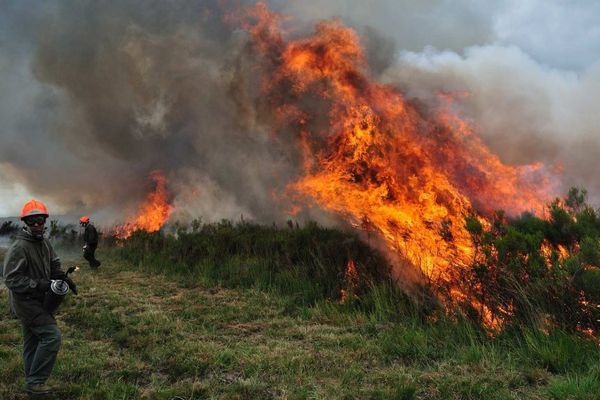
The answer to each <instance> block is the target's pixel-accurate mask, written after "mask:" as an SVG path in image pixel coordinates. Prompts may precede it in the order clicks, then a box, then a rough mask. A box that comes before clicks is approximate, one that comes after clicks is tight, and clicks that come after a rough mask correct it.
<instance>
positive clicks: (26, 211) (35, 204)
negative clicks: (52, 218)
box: [21, 200, 48, 220]
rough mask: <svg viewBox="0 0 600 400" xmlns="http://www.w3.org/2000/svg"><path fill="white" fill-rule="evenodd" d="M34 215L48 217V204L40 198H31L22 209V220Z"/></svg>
mask: <svg viewBox="0 0 600 400" xmlns="http://www.w3.org/2000/svg"><path fill="white" fill-rule="evenodd" d="M34 215H43V216H44V217H46V218H48V209H47V208H46V205H45V204H44V203H42V202H41V201H38V200H29V201H28V202H27V203H25V205H24V206H23V209H22V210H21V220H23V219H25V218H27V217H31V216H34Z"/></svg>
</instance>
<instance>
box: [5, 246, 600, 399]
mask: <svg viewBox="0 0 600 400" xmlns="http://www.w3.org/2000/svg"><path fill="white" fill-rule="evenodd" d="M1 255H2V254H1V253H0V256H1ZM100 256H101V257H102V256H104V257H105V266H103V267H102V269H101V270H100V271H98V272H92V271H90V270H89V269H88V268H86V267H83V268H82V269H81V270H80V271H78V272H77V273H76V276H75V279H76V281H77V282H78V285H79V288H80V295H79V296H78V297H72V298H70V299H69V301H68V303H67V304H66V305H64V307H63V308H62V312H61V313H60V316H59V317H58V320H59V325H60V327H61V329H62V332H63V347H62V349H61V352H60V354H59V360H58V363H57V367H56V369H55V372H54V375H53V378H52V382H51V383H53V384H58V385H60V386H61V387H62V390H63V392H62V393H61V395H60V396H59V397H57V398H60V399H138V398H144V399H165V400H168V399H174V398H177V399H179V398H183V399H205V398H206V399H208V398H225V399H269V398H278V399H308V398H311V399H419V398H427V399H547V398H553V399H566V398H572V399H589V400H591V399H596V398H597V393H599V392H600V383H599V382H600V367H599V366H600V363H599V362H598V361H599V360H600V349H598V347H597V346H595V345H594V344H593V343H591V342H586V341H582V340H580V339H577V338H576V337H574V336H570V335H567V334H563V333H560V332H556V333H553V334H551V335H550V336H544V335H542V334H535V333H527V334H525V335H524V336H522V337H517V336H515V335H508V334H507V335H501V336H500V337H498V338H496V339H490V338H488V337H486V336H485V335H481V334H480V333H479V332H478V331H477V330H476V329H475V328H474V327H473V326H472V325H470V324H468V323H459V322H456V323H452V322H444V321H438V322H437V323H434V322H428V323H418V322H417V321H415V320H412V322H410V321H411V320H410V319H408V318H407V320H406V321H398V322H393V323H392V322H385V321H378V320H377V318H374V317H373V316H372V315H371V316H370V315H367V314H365V313H361V312H359V311H356V310H354V311H353V310H348V309H345V308H344V307H343V306H340V305H339V304H337V303H335V302H329V301H325V302H319V303H318V304H317V305H315V306H314V307H299V308H290V307H289V301H288V300H287V299H286V298H285V296H281V295H277V294H276V293H274V292H270V293H269V292H265V291H258V290H255V289H251V288H246V289H241V288H238V289H236V288H229V289H228V288H224V287H220V286H219V285H208V284H206V283H204V284H203V283H202V281H201V280H198V281H196V282H190V281H187V280H186V279H185V278H177V277H171V278H167V277H165V276H163V275H160V274H150V273H148V272H142V271H140V270H138V269H137V268H133V267H132V266H130V265H127V264H125V263H124V262H122V261H119V260H118V259H117V258H113V259H112V260H110V259H106V257H107V255H106V254H104V255H103V254H101V255H100ZM72 261H76V260H72ZM69 263H70V262H67V263H66V264H69ZM0 307H1V309H2V310H3V311H2V319H1V320H0V398H2V399H7V400H13V399H24V398H25V397H24V396H23V395H22V394H21V388H22V385H23V377H22V361H21V356H20V351H21V347H20V341H21V336H20V331H19V324H18V322H17V321H15V320H10V319H8V318H7V317H6V312H5V311H6V310H7V297H6V291H5V290H2V291H1V292H0Z"/></svg>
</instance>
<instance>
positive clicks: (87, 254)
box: [79, 215, 102, 269]
mask: <svg viewBox="0 0 600 400" xmlns="http://www.w3.org/2000/svg"><path fill="white" fill-rule="evenodd" d="M79 224H80V225H81V226H82V227H84V228H85V231H84V232H83V242H84V245H83V258H85V259H86V260H87V261H88V262H89V263H90V267H92V268H93V269H96V268H98V267H99V266H100V264H102V263H101V262H100V261H98V260H96V248H97V247H98V231H97V230H96V228H95V227H94V225H93V224H92V223H91V222H90V217H88V216H86V215H84V216H83V217H81V218H79Z"/></svg>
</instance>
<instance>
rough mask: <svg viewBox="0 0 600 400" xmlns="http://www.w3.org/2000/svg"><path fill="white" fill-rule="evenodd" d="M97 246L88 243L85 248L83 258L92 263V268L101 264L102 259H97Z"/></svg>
mask: <svg viewBox="0 0 600 400" xmlns="http://www.w3.org/2000/svg"><path fill="white" fill-rule="evenodd" d="M96 247H98V245H97V244H87V245H86V247H85V250H83V258H85V259H86V260H87V261H88V262H89V263H90V267H92V268H97V267H98V266H99V265H100V261H98V260H96Z"/></svg>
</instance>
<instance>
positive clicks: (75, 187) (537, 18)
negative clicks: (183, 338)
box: [0, 0, 600, 220]
mask: <svg viewBox="0 0 600 400" xmlns="http://www.w3.org/2000/svg"><path fill="white" fill-rule="evenodd" d="M217 3H219V2H217V1H216V0H214V1H213V0H210V1H207V0H205V1H191V0H188V1H183V0H182V1H172V2H162V1H156V0H148V1H142V0H135V1H134V0H124V1H121V2H97V1H57V0H49V1H45V2H43V3H39V2H35V1H32V0H18V1H17V0H12V1H10V0H0V93H2V94H3V95H2V97H1V98H0V216H9V215H15V214H17V213H18V212H19V210H20V207H21V205H22V204H23V203H24V202H25V201H27V200H28V199H29V198H30V197H37V198H42V199H44V201H46V202H47V203H48V204H49V206H50V209H51V210H52V211H51V212H53V213H54V214H64V213H67V214H68V213H73V214H76V213H86V214H92V215H93V216H97V217H99V218H105V219H106V218H108V219H110V218H109V217H114V218H119V217H122V215H120V216H119V215H118V216H115V209H118V208H120V207H121V208H123V209H124V210H127V209H130V208H132V207H134V206H135V204H136V202H139V200H140V199H141V198H142V197H143V196H144V193H146V192H147V189H148V182H147V181H146V180H145V179H144V177H145V176H146V175H147V174H148V172H150V171H151V170H152V169H153V168H157V169H161V170H164V171H166V174H167V177H168V178H173V179H172V182H173V187H174V188H175V191H176V193H177V196H176V198H175V199H174V201H175V204H176V205H178V208H179V209H182V210H184V211H185V212H187V213H188V214H187V215H191V216H194V217H197V216H200V217H205V218H206V216H212V218H214V219H219V218H236V217H239V216H240V215H246V216H250V217H255V218H257V219H262V220H266V219H268V218H270V217H271V215H269V214H268V213H265V212H264V209H265V205H268V204H270V203H269V202H270V201H271V200H270V199H269V197H270V194H269V191H268V188H269V187H270V186H271V185H272V184H274V185H275V186H277V185H283V184H284V183H285V181H286V180H285V179H284V177H285V176H291V175H293V167H291V166H290V165H289V164H288V162H287V161H286V158H285V157H284V156H282V155H281V154H278V153H276V152H274V151H273V149H270V148H268V146H267V145H265V143H266V140H267V136H268V135H267V134H266V133H265V132H264V129H262V128H261V127H260V126H259V124H257V123H256V122H255V121H254V120H252V121H254V122H251V123H250V122H248V121H247V120H251V119H252V118H253V116H252V115H253V113H255V112H256V111H255V110H252V109H251V107H248V105H249V104H250V103H251V102H250V101H247V102H246V103H244V102H245V101H246V100H247V99H240V98H234V97H232V96H226V95H224V93H228V89H230V88H231V87H232V85H235V84H237V83H239V82H238V79H241V78H240V77H242V78H243V77H244V76H245V77H246V78H247V76H248V75H243V74H241V75H240V74H238V72H239V71H238V69H239V68H241V69H243V63H238V64H236V60H239V54H241V53H242V52H241V50H240V48H241V46H240V44H239V41H240V39H239V32H237V31H235V30H231V29H229V28H227V27H224V26H223V24H222V23H221V22H220V21H215V18H216V17H215V13H212V12H211V11H212V10H213V9H214V8H216V7H217V5H216V4H217ZM245 3H249V1H245ZM268 3H269V5H270V6H271V7H272V8H273V9H274V10H276V11H279V12H282V13H284V14H286V15H289V16H290V17H291V19H292V21H294V24H296V25H297V26H298V28H297V29H299V30H303V29H305V30H310V29H311V27H312V26H313V25H314V23H315V22H316V21H319V20H322V19H328V18H340V19H341V20H342V21H343V22H344V23H345V24H348V25H349V26H351V27H353V28H355V29H356V30H357V31H358V32H359V34H360V35H361V37H362V38H363V40H364V43H365V45H366V46H367V52H368V55H369V61H370V66H371V69H372V71H373V74H374V75H375V77H376V78H377V79H378V80H380V81H381V82H385V83H389V84H392V85H394V86H396V87H398V88H400V89H401V90H402V91H404V92H405V93H407V94H408V95H409V96H411V97H414V98H419V99H423V101H427V99H429V98H431V97H432V96H434V95H435V94H436V93H438V92H439V91H441V90H443V91H457V92H461V91H465V92H468V93H469V95H468V96H467V97H466V98H465V99H464V100H463V101H462V102H461V104H460V107H461V112H462V113H463V114H464V115H465V116H466V117H467V118H469V119H470V120H471V121H473V123H474V124H475V125H476V126H477V127H478V129H479V133H480V134H481V136H482V137H483V138H484V140H485V141H486V143H488V144H489V146H490V147H491V148H492V150H494V151H495V152H496V153H497V154H499V156H500V157H501V159H502V160H503V161H505V162H509V163H515V164H527V163H531V162H537V161H539V162H543V163H545V164H547V165H549V166H553V167H557V168H559V169H560V170H561V171H562V173H561V174H562V175H561V176H562V178H561V180H562V185H563V186H564V188H567V187H569V186H574V185H576V186H584V187H586V188H587V189H588V190H589V192H590V199H591V200H592V202H596V204H599V203H598V202H600V180H598V179H597V176H596V171H597V167H596V163H597V161H596V160H597V157H598V156H597V155H598V154H600V153H599V152H600V101H598V93H600V22H599V21H600V2H598V1H595V0H588V1H583V0H571V1H566V0H565V1H559V0H545V1H542V0H521V1H517V0H505V1H496V2H482V1H476V0H452V1H450V0H410V1H408V0H393V1H392V0H345V1H344V0H325V1H324V0H302V1H282V0H271V1H269V2H268ZM207 10H209V11H208V12H207ZM240 65H241V66H240ZM236 68H237V69H236ZM232 104H235V106H236V107H233V106H232ZM234 108H235V110H233V109H234ZM223 132H231V133H227V135H224V134H223ZM248 132H251V133H252V134H251V135H246V133H248ZM238 133H239V134H238ZM241 133H244V135H242V134H241ZM247 136H251V137H252V140H249V139H248V137H247ZM232 144H233V145H232ZM240 166H243V167H241V168H240ZM273 169H277V170H279V171H284V173H282V176H283V177H280V178H273V177H272V176H271V173H270V171H272V170H273ZM288 172H289V173H288ZM174 177H176V179H175V178H174ZM278 179H279V180H280V181H278ZM274 181H275V182H274ZM564 188H563V189H564ZM198 192H200V193H201V194H202V196H201V198H202V201H197V200H195V198H196V196H195V194H196V193H198ZM267 208H268V207H267ZM273 217H274V218H275V217H276V216H273Z"/></svg>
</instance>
